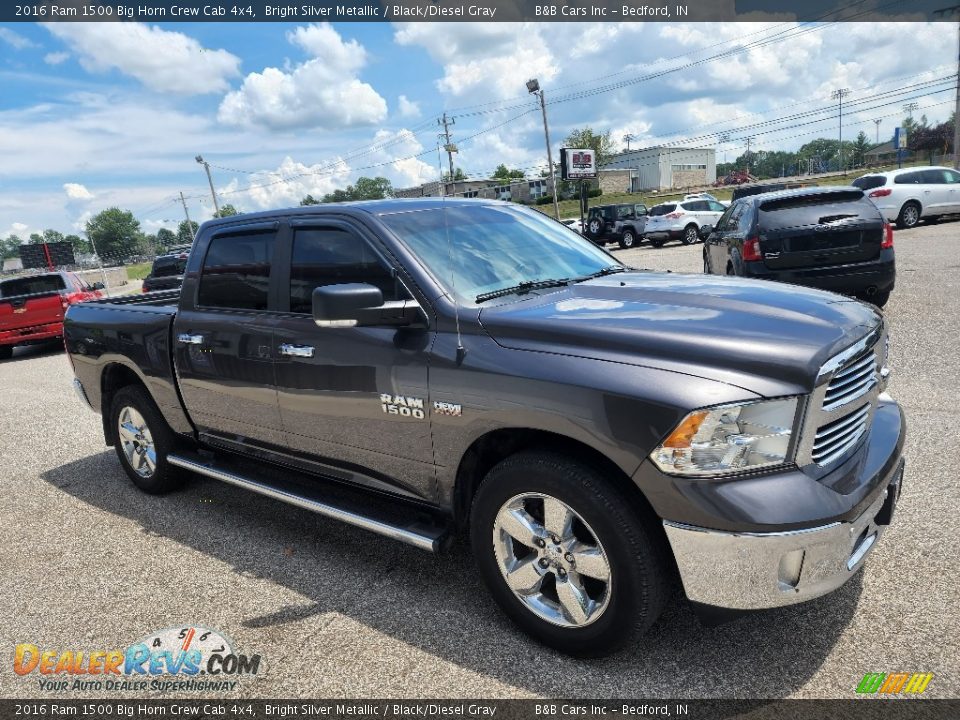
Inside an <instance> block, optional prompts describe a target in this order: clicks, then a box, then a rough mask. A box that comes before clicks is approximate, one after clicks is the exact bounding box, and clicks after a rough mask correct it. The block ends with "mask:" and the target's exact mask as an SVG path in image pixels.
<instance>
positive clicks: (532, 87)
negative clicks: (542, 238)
mask: <svg viewBox="0 0 960 720" xmlns="http://www.w3.org/2000/svg"><path fill="white" fill-rule="evenodd" d="M527 92H529V93H530V94H531V95H537V96H539V98H540V110H541V111H542V112H543V135H544V137H545V138H546V141H547V165H548V167H549V168H550V184H551V185H552V186H553V212H554V213H555V214H556V216H557V220H559V219H560V201H559V200H558V199H557V176H556V173H555V172H554V169H553V151H552V150H551V149H550V127H549V126H548V125H547V101H546V99H545V98H544V96H543V90H542V89H541V87H540V82H539V81H538V80H537V79H536V78H534V79H532V80H527Z"/></svg>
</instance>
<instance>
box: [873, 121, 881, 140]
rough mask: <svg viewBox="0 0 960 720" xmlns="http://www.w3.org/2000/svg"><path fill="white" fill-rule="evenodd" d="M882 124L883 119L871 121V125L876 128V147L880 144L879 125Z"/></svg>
mask: <svg viewBox="0 0 960 720" xmlns="http://www.w3.org/2000/svg"><path fill="white" fill-rule="evenodd" d="M882 122H883V118H877V119H876V120H874V121H873V124H874V125H876V126H877V145H879V144H880V123H882Z"/></svg>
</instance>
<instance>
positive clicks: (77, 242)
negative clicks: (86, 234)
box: [63, 235, 92, 254]
mask: <svg viewBox="0 0 960 720" xmlns="http://www.w3.org/2000/svg"><path fill="white" fill-rule="evenodd" d="M63 241H64V242H68V243H70V246H71V247H72V248H73V252H74V253H84V254H87V253H90V252H92V250H91V249H90V242H89V241H88V240H84V239H83V238H82V237H80V236H79V235H64V237H63Z"/></svg>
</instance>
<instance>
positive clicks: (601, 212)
mask: <svg viewBox="0 0 960 720" xmlns="http://www.w3.org/2000/svg"><path fill="white" fill-rule="evenodd" d="M597 216H600V217H603V218H604V219H606V220H616V218H617V208H616V207H615V206H613V205H604V206H602V207H593V208H590V214H589V217H597Z"/></svg>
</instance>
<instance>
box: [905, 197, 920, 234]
mask: <svg viewBox="0 0 960 720" xmlns="http://www.w3.org/2000/svg"><path fill="white" fill-rule="evenodd" d="M918 222H920V210H919V209H918V208H917V206H916V205H914V204H912V203H911V204H910V205H907V206H906V207H905V208H904V209H903V224H904V226H905V227H908V228H912V227H913V226H914V225H916V224H917V223H918Z"/></svg>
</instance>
